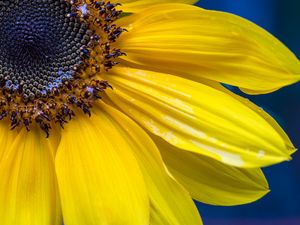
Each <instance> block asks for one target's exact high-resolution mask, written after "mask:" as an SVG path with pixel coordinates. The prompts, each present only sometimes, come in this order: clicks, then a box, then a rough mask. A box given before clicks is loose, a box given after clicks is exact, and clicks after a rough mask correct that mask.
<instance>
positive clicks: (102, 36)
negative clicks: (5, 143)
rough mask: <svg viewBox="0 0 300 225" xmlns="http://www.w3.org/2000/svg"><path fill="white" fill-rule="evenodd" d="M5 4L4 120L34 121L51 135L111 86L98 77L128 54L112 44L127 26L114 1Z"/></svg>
mask: <svg viewBox="0 0 300 225" xmlns="http://www.w3.org/2000/svg"><path fill="white" fill-rule="evenodd" d="M8 2H9V3H8V4H7V5H5V6H3V7H0V46H1V47H0V91H1V92H0V120H1V119H3V118H5V117H9V118H10V121H11V128H12V129H15V128H16V127H20V126H24V127H25V128H26V129H27V130H28V131H29V130H30V127H31V124H32V123H37V124H38V125H39V127H40V128H41V129H42V130H43V131H44V132H45V133H46V134H47V137H48V136H49V132H50V129H51V126H52V125H53V124H54V123H56V124H59V125H60V126H61V127H64V124H65V123H67V122H68V121H69V120H71V119H72V118H73V117H74V116H75V111H76V110H75V109H77V108H78V109H81V110H82V111H83V112H84V113H85V114H87V115H89V116H91V110H90V109H91V107H92V106H93V104H94V102H95V101H97V100H99V99H101V95H102V93H103V92H104V91H105V89H106V88H111V86H110V85H109V84H108V83H107V82H106V81H102V80H98V79H97V76H98V75H99V73H101V71H103V70H104V71H105V70H109V69H111V68H112V67H113V66H114V65H116V64H117V63H118V62H117V61H116V59H117V58H118V57H119V56H122V55H124V53H123V52H122V51H121V50H120V49H112V48H111V47H110V46H111V43H112V42H115V41H116V39H117V38H118V37H119V36H120V35H121V34H122V32H124V31H125V30H124V29H122V28H120V27H117V26H116V25H115V24H114V21H115V20H116V19H117V18H118V17H119V15H120V14H121V11H119V10H117V9H116V6H118V5H119V4H112V3H110V2H109V1H93V0H90V1H80V0H77V1H76V0H70V1H68V0H23V1H8ZM87 2H88V3H87Z"/></svg>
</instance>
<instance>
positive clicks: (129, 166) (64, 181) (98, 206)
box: [56, 113, 150, 225]
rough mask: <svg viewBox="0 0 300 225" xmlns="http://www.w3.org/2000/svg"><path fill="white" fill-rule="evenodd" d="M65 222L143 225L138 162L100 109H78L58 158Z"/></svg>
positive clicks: (145, 213)
mask: <svg viewBox="0 0 300 225" xmlns="http://www.w3.org/2000/svg"><path fill="white" fill-rule="evenodd" d="M56 171H57V177H58V184H59V189H60V193H61V199H62V209H63V216H64V224H65V225H74V224H76V225H87V224H88V225H147V224H148V223H149V211H150V210H149V208H150V206H149V201H148V196H147V192H146V187H145V184H144V181H143V177H142V174H141V172H140V169H139V166H138V164H137V162H136V160H135V158H134V156H133V154H132V152H131V146H129V145H128V144H127V143H126V141H125V140H124V137H122V136H121V135H120V134H119V132H118V129H117V127H116V126H115V125H114V124H113V123H112V122H111V121H110V118H109V117H108V116H107V115H105V114H104V113H99V114H97V115H95V114H94V115H93V116H92V118H91V119H89V118H88V117H86V116H84V115H81V114H79V115H78V117H77V118H76V119H74V121H71V122H70V123H69V124H68V126H66V128H65V130H64V132H63V133H62V140H61V143H60V145H59V148H58V152H57V157H56Z"/></svg>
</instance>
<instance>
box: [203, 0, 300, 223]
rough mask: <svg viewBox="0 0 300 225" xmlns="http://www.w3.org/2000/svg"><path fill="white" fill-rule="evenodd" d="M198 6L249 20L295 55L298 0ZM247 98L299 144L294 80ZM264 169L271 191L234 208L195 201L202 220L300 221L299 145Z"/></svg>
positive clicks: (299, 102)
mask: <svg viewBox="0 0 300 225" xmlns="http://www.w3.org/2000/svg"><path fill="white" fill-rule="evenodd" d="M198 5H199V6H200V7H203V8H206V9H214V10H220V11H226V12H231V13H234V14H237V15H240V16H242V17H244V18H247V19H249V20H251V21H252V22H254V23H256V24H258V25H259V26H261V27H263V28H265V29H266V30H268V31H269V32H270V33H272V34H273V35H274V36H276V37H277V38H278V39H279V40H281V41H282V42H283V43H284V44H285V45H286V46H288V47H289V48H290V49H291V50H292V51H293V52H294V53H295V54H296V55H297V56H298V58H300V0H238V1H237V0H200V1H199V3H198ZM233 90H234V91H235V92H237V93H240V92H238V90H237V89H234V88H233ZM247 98H250V99H251V100H252V101H253V102H255V103H256V104H257V105H259V106H260V107H262V108H264V109H265V110H266V111H267V112H268V113H270V114H271V115H272V116H273V117H274V118H276V120H277V121H278V122H279V123H280V125H281V126H282V127H283V128H284V129H285V131H286V132H287V133H288V135H289V136H290V138H291V139H292V141H293V143H294V145H295V146H296V147H298V148H300V83H299V84H296V85H292V86H289V87H286V88H283V89H281V90H279V91H277V92H275V93H272V94H268V95H260V96H250V97H249V96H247ZM264 172H265V174H266V177H267V179H268V181H269V185H270V189H271V192H270V193H269V194H268V195H267V196H265V197H264V198H263V199H261V200H259V201H258V202H255V203H252V204H249V205H243V206H234V207H216V206H208V205H205V204H201V203H197V206H198V208H199V211H200V213H201V215H202V218H203V222H204V224H205V225H300V150H299V152H296V153H295V154H294V156H293V160H292V161H290V162H285V163H282V164H280V165H276V166H272V167H269V168H265V169H264Z"/></svg>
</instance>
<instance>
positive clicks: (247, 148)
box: [103, 67, 294, 167]
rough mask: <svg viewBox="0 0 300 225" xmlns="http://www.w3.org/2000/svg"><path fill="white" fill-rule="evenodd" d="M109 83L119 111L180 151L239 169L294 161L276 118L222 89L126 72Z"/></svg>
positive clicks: (113, 75) (112, 76)
mask: <svg viewBox="0 0 300 225" xmlns="http://www.w3.org/2000/svg"><path fill="white" fill-rule="evenodd" d="M103 78H104V79H105V80H108V82H109V83H110V84H111V85H112V86H113V87H114V90H108V91H107V93H108V95H109V97H110V99H111V100H112V101H113V102H114V103H115V104H116V105H117V106H118V107H120V108H121V109H122V110H123V111H124V112H125V113H126V114H127V115H129V116H131V117H132V118H134V119H135V120H136V121H137V122H139V123H140V124H141V125H142V126H144V127H145V128H146V129H148V130H149V131H150V132H152V133H154V134H155V135H158V136H160V137H162V138H163V139H165V140H166V141H167V142H169V143H171V144H172V145H175V146H177V147H179V148H182V149H185V150H188V151H192V152H195V153H199V154H203V155H206V156H209V157H212V158H214V159H216V160H219V161H221V162H224V163H227V164H231V165H233V166H238V167H262V166H267V165H270V164H274V163H278V162H281V161H283V160H288V159H289V155H290V154H291V153H292V152H293V150H294V149H292V147H293V145H292V144H291V143H290V141H289V139H288V138H287V136H286V135H283V131H282V130H281V129H279V126H278V125H277V124H276V122H275V121H274V120H272V119H271V117H269V118H266V116H265V114H264V115H262V114H261V113H259V112H258V111H256V110H253V108H252V107H249V106H248V105H247V102H246V101H245V102H241V101H239V100H238V99H236V98H234V97H232V96H231V95H229V94H227V93H226V92H223V91H221V90H219V89H216V88H213V87H211V86H208V85H205V84H201V83H196V82H193V81H190V80H186V79H183V78H180V77H177V76H172V75H169V74H163V73H156V72H151V71H143V70H136V69H130V68H122V67H118V68H115V69H113V71H111V74H109V75H106V76H103ZM260 111H262V110H261V109H260Z"/></svg>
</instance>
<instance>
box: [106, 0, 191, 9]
mask: <svg viewBox="0 0 300 225" xmlns="http://www.w3.org/2000/svg"><path fill="white" fill-rule="evenodd" d="M111 2H113V3H121V4H122V6H121V7H119V8H120V9H122V10H123V11H124V12H138V11H142V10H144V9H145V8H147V7H149V6H153V5H156V4H162V3H172V2H173V3H186V4H194V3H196V2H197V0H113V1H111Z"/></svg>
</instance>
